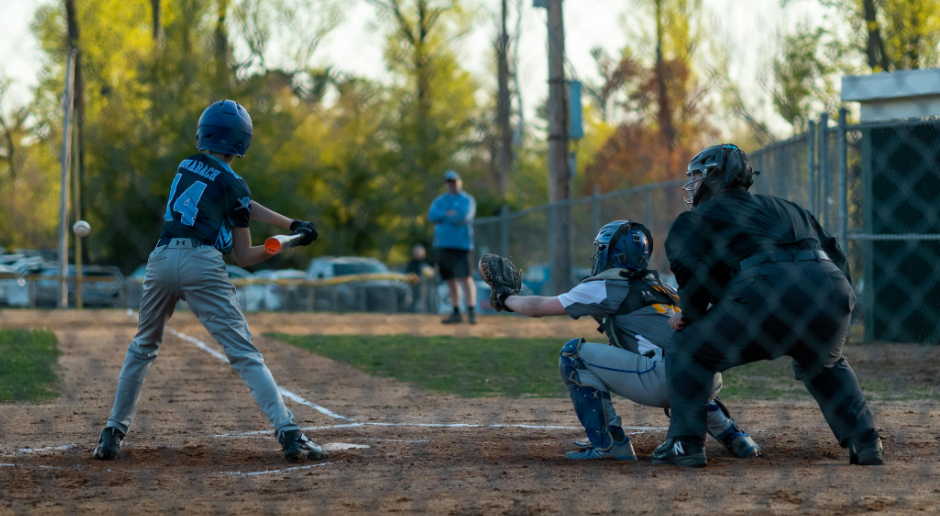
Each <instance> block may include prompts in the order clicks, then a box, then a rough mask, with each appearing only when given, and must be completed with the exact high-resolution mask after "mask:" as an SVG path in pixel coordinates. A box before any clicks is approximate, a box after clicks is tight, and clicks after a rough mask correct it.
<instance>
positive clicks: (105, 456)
mask: <svg viewBox="0 0 940 516" xmlns="http://www.w3.org/2000/svg"><path fill="white" fill-rule="evenodd" d="M123 443H124V432H122V431H120V430H118V429H117V428H105V429H104V430H103V431H102V432H101V435H100V436H98V446H96V447H95V453H94V454H93V455H92V456H93V457H94V458H96V459H98V460H114V459H116V458H117V455H118V452H119V451H121V444H123Z"/></svg>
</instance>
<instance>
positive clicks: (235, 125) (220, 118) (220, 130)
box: [196, 100, 251, 158]
mask: <svg viewBox="0 0 940 516" xmlns="http://www.w3.org/2000/svg"><path fill="white" fill-rule="evenodd" d="M250 143H251V116H249V115H248V111H246V110H245V108H244V107H243V106H242V105H241V104H239V103H238V102H235V101H234V100H220V101H218V102H214V103H213V104H212V105H211V106H209V107H207V108H206V110H205V111H203V112H202V116H200V117H199V125H198V126H197V127H196V148H198V149H199V150H208V151H213V152H220V153H222V154H234V155H236V156H238V157H239V158H244V157H245V151H247V150H248V144H250Z"/></svg>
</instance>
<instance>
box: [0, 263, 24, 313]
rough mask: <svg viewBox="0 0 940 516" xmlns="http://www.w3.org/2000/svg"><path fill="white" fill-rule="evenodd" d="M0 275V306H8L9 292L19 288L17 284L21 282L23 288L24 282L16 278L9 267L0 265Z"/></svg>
mask: <svg viewBox="0 0 940 516" xmlns="http://www.w3.org/2000/svg"><path fill="white" fill-rule="evenodd" d="M0 275H2V276H3V277H2V278H0V305H5V306H9V304H10V300H9V291H10V290H11V289H16V288H17V287H19V282H21V281H22V282H23V285H24V286H25V285H26V282H25V281H23V280H22V279H20V278H18V277H17V276H19V274H18V273H17V271H16V269H15V268H13V267H12V266H10V265H0Z"/></svg>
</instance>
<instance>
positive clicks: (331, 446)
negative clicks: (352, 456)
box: [321, 443, 370, 451]
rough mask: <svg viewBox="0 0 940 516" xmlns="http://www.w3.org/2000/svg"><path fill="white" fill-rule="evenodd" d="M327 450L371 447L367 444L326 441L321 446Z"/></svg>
mask: <svg viewBox="0 0 940 516" xmlns="http://www.w3.org/2000/svg"><path fill="white" fill-rule="evenodd" d="M321 447H322V448H323V449H324V450H326V451H343V450H359V449H365V448H369V447H370V446H369V445H367V444H350V443H326V444H324V445H323V446H321Z"/></svg>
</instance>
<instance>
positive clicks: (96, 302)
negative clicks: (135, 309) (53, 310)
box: [35, 265, 124, 308]
mask: <svg viewBox="0 0 940 516" xmlns="http://www.w3.org/2000/svg"><path fill="white" fill-rule="evenodd" d="M75 270H76V269H75V266H74V265H69V267H68V278H69V282H68V286H69V292H68V299H69V305H70V306H72V305H73V304H74V303H75ZM39 275H40V276H58V275H59V268H58V267H46V268H44V269H42V271H40V272H39ZM82 276H83V278H87V279H89V280H93V281H84V282H82V303H83V304H84V305H85V306H89V307H90V306H100V307H115V308H116V307H119V306H121V289H122V287H123V285H124V275H123V274H121V271H120V270H119V269H118V268H117V267H108V266H101V265H86V266H83V267H82ZM59 288H60V287H59V280H57V279H52V278H50V279H48V280H44V279H40V280H37V281H36V287H35V295H36V306H55V305H56V301H57V300H58V298H59Z"/></svg>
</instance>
